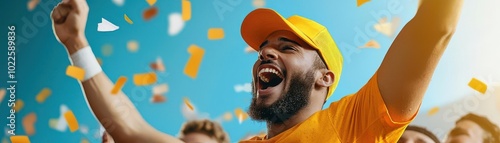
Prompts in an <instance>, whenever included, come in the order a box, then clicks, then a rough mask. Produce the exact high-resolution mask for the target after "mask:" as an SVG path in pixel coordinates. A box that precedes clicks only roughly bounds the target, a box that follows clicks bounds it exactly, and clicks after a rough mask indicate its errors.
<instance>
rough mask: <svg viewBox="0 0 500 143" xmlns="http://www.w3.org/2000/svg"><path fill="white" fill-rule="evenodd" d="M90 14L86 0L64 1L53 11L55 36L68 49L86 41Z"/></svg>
mask: <svg viewBox="0 0 500 143" xmlns="http://www.w3.org/2000/svg"><path fill="white" fill-rule="evenodd" d="M88 12H89V7H88V5H87V2H86V1H85V0H63V1H62V2H61V3H59V4H58V5H57V6H56V7H55V8H54V9H53V10H52V14H51V17H52V27H53V29H54V34H55V35H56V38H57V39H58V40H59V42H61V43H62V44H64V45H65V46H66V48H69V47H71V46H75V44H76V43H78V42H80V43H81V42H82V41H81V39H85V25H86V23H87V16H88ZM85 42H86V39H85ZM77 48H81V47H77ZM68 50H69V49H68Z"/></svg>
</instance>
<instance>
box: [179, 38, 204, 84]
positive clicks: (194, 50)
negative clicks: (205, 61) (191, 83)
mask: <svg viewBox="0 0 500 143" xmlns="http://www.w3.org/2000/svg"><path fill="white" fill-rule="evenodd" d="M188 53H189V54H191V57H190V58H189V60H188V62H187V64H186V67H185V68H184V74H186V75H187V76H189V77H191V78H193V79H194V78H196V76H197V75H198V70H199V69H200V64H201V61H202V58H203V55H204V54H205V50H203V49H202V48H200V47H198V46H196V45H191V46H189V48H188Z"/></svg>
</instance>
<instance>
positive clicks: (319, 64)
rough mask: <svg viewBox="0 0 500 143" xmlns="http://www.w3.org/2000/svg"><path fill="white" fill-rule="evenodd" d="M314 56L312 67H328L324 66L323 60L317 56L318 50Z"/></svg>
mask: <svg viewBox="0 0 500 143" xmlns="http://www.w3.org/2000/svg"><path fill="white" fill-rule="evenodd" d="M317 53H318V54H317V55H316V58H315V59H314V65H313V66H314V68H315V69H328V68H327V67H326V64H325V61H323V59H322V58H321V57H320V56H319V51H317Z"/></svg>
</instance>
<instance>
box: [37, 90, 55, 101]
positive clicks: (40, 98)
mask: <svg viewBox="0 0 500 143" xmlns="http://www.w3.org/2000/svg"><path fill="white" fill-rule="evenodd" d="M50 94H52V91H51V90H50V89H49V88H43V89H42V91H40V92H39V93H38V94H37V95H36V101H37V102H38V103H43V102H45V99H47V97H49V96H50Z"/></svg>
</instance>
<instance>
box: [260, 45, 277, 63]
mask: <svg viewBox="0 0 500 143" xmlns="http://www.w3.org/2000/svg"><path fill="white" fill-rule="evenodd" d="M276 52H277V51H276V49H274V48H271V47H263V48H262V49H261V50H260V52H259V59H260V60H261V61H267V60H276V59H278V54H276Z"/></svg>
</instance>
